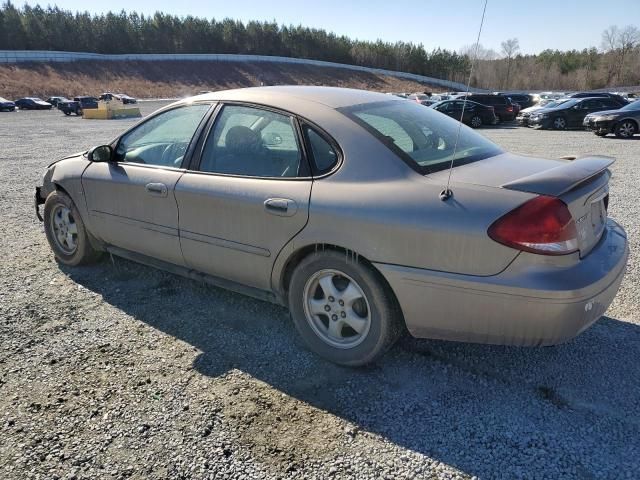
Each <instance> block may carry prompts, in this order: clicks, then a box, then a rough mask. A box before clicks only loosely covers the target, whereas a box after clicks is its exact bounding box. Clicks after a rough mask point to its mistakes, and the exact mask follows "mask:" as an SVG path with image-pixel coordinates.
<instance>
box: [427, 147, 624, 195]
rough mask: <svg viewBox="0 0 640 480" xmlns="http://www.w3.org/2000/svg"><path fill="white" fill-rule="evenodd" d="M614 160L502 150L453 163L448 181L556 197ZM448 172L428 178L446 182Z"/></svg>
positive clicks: (599, 171) (595, 173) (597, 172)
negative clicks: (548, 155) (464, 163)
mask: <svg viewBox="0 0 640 480" xmlns="http://www.w3.org/2000/svg"><path fill="white" fill-rule="evenodd" d="M614 161H615V160H614V159H613V158H611V157H604V156H585V157H579V158H577V159H575V160H573V161H570V160H564V159H547V158H536V157H527V156H524V155H515V154H512V153H503V154H500V155H496V156H495V157H490V158H487V159H485V160H481V161H478V162H474V163H470V164H468V165H461V166H459V167H455V165H454V169H453V171H452V173H451V181H452V182H454V183H466V184H473V185H479V186H485V187H494V188H508V189H510V190H518V191H522V192H529V193H537V194H539V195H550V196H560V195H562V194H563V193H565V192H567V191H568V190H570V189H571V188H573V187H574V186H576V185H577V184H579V183H581V182H583V181H585V180H586V179H588V178H590V177H593V176H595V175H597V174H599V173H601V172H602V171H604V170H605V169H606V168H607V167H609V166H610V165H611V164H612V163H613V162H614ZM448 175H449V171H448V170H443V171H440V172H438V173H435V174H431V175H429V178H431V179H433V180H436V181H437V182H442V184H443V185H446V183H447V177H448Z"/></svg>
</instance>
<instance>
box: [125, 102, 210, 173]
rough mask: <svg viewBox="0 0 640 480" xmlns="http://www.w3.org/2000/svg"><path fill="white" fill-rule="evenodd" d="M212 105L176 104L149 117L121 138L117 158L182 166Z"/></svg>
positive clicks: (134, 161) (132, 161)
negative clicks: (194, 137) (190, 144)
mask: <svg viewBox="0 0 640 480" xmlns="http://www.w3.org/2000/svg"><path fill="white" fill-rule="evenodd" d="M210 107H211V105H209V104H204V103H201V104H195V105H187V106H183V107H177V108H173V109H171V110H167V111H166V112H162V113H160V114H158V115H156V116H155V117H153V118H151V119H149V120H147V121H146V122H144V123H142V124H141V125H139V126H138V127H136V128H134V129H133V130H131V131H129V132H127V133H126V134H125V135H123V136H122V138H120V140H119V142H118V146H117V147H116V160H117V161H119V162H127V163H142V164H148V165H158V166H163V167H180V165H181V164H182V159H183V157H184V154H185V153H186V151H187V148H188V146H189V143H190V142H191V139H192V138H193V134H194V133H195V131H196V129H197V128H198V125H199V124H200V122H201V120H202V118H203V117H204V115H205V114H206V113H207V111H208V110H209V108H210Z"/></svg>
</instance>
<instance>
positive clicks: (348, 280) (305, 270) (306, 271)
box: [289, 251, 402, 366]
mask: <svg viewBox="0 0 640 480" xmlns="http://www.w3.org/2000/svg"><path fill="white" fill-rule="evenodd" d="M289 309H290V311H291V316H292V318H293V322H294V324H295V326H296V329H297V330H298V332H299V333H300V335H301V337H302V339H303V340H304V342H305V343H306V344H307V346H308V347H309V348H310V349H311V350H312V351H314V352H315V353H317V354H318V355H320V356H322V357H324V358H325V359H327V360H329V361H331V362H334V363H337V364H340V365H347V366H360V365H365V364H367V363H370V362H373V361H374V360H376V359H378V358H379V357H380V356H382V355H383V354H384V353H385V352H386V351H387V350H388V349H389V347H391V345H393V343H394V342H395V341H396V340H397V339H398V337H399V335H400V333H401V332H402V329H401V315H400V314H399V311H398V308H397V307H396V303H395V300H394V297H393V294H392V293H391V292H390V291H389V288H388V287H387V286H386V285H385V284H384V281H383V280H382V278H381V277H380V274H379V273H378V272H376V271H375V270H374V269H373V268H372V267H371V266H369V265H368V264H366V263H364V262H362V261H357V260H356V261H354V260H353V259H352V258H351V257H350V256H348V255H347V254H346V253H340V252H336V251H325V252H317V253H314V254H311V255H309V256H308V257H306V258H304V259H303V260H302V262H300V264H299V265H298V267H297V268H296V269H295V271H294V273H293V276H292V277H291V284H290V289H289Z"/></svg>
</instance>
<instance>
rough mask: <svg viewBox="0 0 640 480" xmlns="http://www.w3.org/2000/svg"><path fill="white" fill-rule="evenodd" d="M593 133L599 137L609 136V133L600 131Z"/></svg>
mask: <svg viewBox="0 0 640 480" xmlns="http://www.w3.org/2000/svg"><path fill="white" fill-rule="evenodd" d="M593 133H595V134H596V135H597V136H599V137H606V136H607V132H603V131H600V130H596V131H594V132H593Z"/></svg>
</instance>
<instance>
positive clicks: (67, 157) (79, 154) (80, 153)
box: [47, 150, 89, 168]
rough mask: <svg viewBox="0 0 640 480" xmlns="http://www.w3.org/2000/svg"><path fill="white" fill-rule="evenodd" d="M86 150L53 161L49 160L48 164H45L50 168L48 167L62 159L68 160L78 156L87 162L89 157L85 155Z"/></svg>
mask: <svg viewBox="0 0 640 480" xmlns="http://www.w3.org/2000/svg"><path fill="white" fill-rule="evenodd" d="M87 152H88V150H84V151H82V152H78V153H74V154H73V155H67V156H66V157H62V158H59V159H58V160H56V161H55V162H51V163H50V164H49V165H47V168H50V167H52V166H54V165H55V164H56V163H58V162H61V161H63V160H68V159H70V158H80V159H83V160H86V161H87V162H88V161H89V159H88V158H87V156H86V155H85V154H86V153H87Z"/></svg>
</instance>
